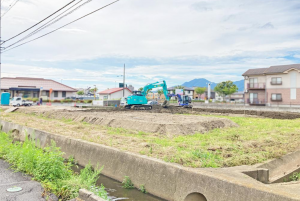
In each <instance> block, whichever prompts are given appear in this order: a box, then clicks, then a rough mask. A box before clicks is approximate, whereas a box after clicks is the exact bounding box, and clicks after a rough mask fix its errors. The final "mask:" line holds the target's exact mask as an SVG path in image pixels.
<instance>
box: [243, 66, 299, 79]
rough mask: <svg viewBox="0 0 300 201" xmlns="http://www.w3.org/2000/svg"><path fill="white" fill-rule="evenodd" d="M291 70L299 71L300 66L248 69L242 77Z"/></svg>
mask: <svg viewBox="0 0 300 201" xmlns="http://www.w3.org/2000/svg"><path fill="white" fill-rule="evenodd" d="M293 68H294V69H297V70H300V64H291V65H281V66H271V67H269V68H256V69H249V70H247V71H246V72H245V73H244V74H243V76H249V75H263V74H277V73H284V72H285V71H287V70H290V69H293Z"/></svg>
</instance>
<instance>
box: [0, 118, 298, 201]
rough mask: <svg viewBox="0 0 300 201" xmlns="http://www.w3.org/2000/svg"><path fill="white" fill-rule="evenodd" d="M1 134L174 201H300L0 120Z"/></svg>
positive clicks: (225, 175) (230, 176) (227, 174)
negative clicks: (50, 147)
mask: <svg viewBox="0 0 300 201" xmlns="http://www.w3.org/2000/svg"><path fill="white" fill-rule="evenodd" d="M0 124H1V125H2V130H3V131H4V132H10V133H12V135H13V136H14V139H15V140H20V141H23V140H24V139H25V135H27V134H28V135H29V136H30V137H31V138H34V139H35V140H36V141H38V143H37V145H39V146H41V147H45V146H47V145H49V144H50V143H51V141H55V142H56V145H57V146H58V147H60V148H61V150H62V151H63V152H65V157H66V158H68V157H70V156H74V157H75V159H76V160H77V161H78V163H79V165H81V166H85V165H86V164H88V163H89V162H90V163H91V164H92V165H93V167H96V166H97V164H99V165H100V166H104V169H103V171H102V174H104V175H106V176H108V177H111V178H113V179H116V180H118V181H122V180H123V178H124V176H129V177H130V178H131V180H132V181H133V183H134V184H135V186H136V187H139V186H140V185H145V187H146V190H147V191H148V192H149V193H151V194H153V195H156V196H158V197H161V198H163V199H166V200H171V201H206V200H207V201H229V200H230V201H292V200H300V196H299V195H298V194H296V193H293V192H286V191H284V189H282V188H280V187H276V186H270V185H266V184H263V183H261V182H259V181H256V180H254V179H252V178H251V177H248V176H246V175H245V174H243V173H241V172H235V171H233V170H231V169H229V170H226V171H225V169H224V170H223V169H212V168H207V169H204V168H201V169H200V168H199V169H193V168H185V167H182V166H180V165H176V164H171V163H166V162H163V161H161V160H158V159H153V158H150V157H147V156H141V155H137V154H133V153H129V152H124V151H120V150H118V149H115V148H111V147H107V146H104V145H99V144H95V143H90V142H86V141H83V140H79V139H72V138H68V137H65V136H61V135H57V134H51V133H47V132H43V131H40V130H36V129H33V128H29V127H26V126H21V125H17V124H15V123H11V122H5V121H1V120H0Z"/></svg>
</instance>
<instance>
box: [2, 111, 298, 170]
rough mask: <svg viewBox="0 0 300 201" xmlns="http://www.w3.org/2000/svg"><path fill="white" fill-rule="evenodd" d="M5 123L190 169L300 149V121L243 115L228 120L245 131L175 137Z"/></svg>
mask: <svg viewBox="0 0 300 201" xmlns="http://www.w3.org/2000/svg"><path fill="white" fill-rule="evenodd" d="M3 115H5V116H3V119H4V120H7V121H13V122H16V123H18V124H22V125H25V124H27V126H29V127H34V128H38V129H42V130H45V131H48V132H55V133H57V134H61V135H65V136H70V137H75V138H80V139H83V140H87V141H91V142H95V143H99V144H104V145H107V146H111V147H116V148H119V149H121V150H126V151H130V152H134V153H139V154H142V155H148V156H151V157H154V158H159V159H162V160H165V161H167V162H173V163H178V164H181V165H184V166H187V167H197V168H198V167H231V166H239V165H253V164H257V163H261V162H264V161H266V160H269V159H274V158H279V157H281V156H283V155H285V154H287V153H289V152H293V151H296V150H297V149H298V148H299V146H300V134H299V133H300V119H294V120H281V119H268V118H256V117H242V116H216V115H212V116H213V117H220V118H227V119H230V120H232V121H234V122H235V123H237V124H238V125H239V127H232V128H226V129H224V128H221V129H214V130H212V131H210V132H207V133H205V134H201V133H196V134H194V135H182V136H175V137H172V138H169V137H167V136H163V135H158V134H154V133H145V132H139V131H130V130H126V129H123V128H112V127H105V126H100V125H93V124H89V123H86V122H74V121H73V122H72V121H70V120H66V119H65V120H56V119H49V118H45V117H40V116H37V115H35V116H33V115H28V114H23V113H11V114H3Z"/></svg>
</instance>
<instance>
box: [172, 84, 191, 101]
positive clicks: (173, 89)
mask: <svg viewBox="0 0 300 201" xmlns="http://www.w3.org/2000/svg"><path fill="white" fill-rule="evenodd" d="M174 91H175V87H169V88H168V93H169V94H173V93H174ZM183 93H184V95H187V96H189V97H190V98H191V99H193V98H194V88H191V87H184V89H183Z"/></svg>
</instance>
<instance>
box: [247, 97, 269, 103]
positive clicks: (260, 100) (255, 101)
mask: <svg viewBox="0 0 300 201" xmlns="http://www.w3.org/2000/svg"><path fill="white" fill-rule="evenodd" d="M247 103H248V104H249V105H266V101H265V99H258V98H251V99H250V98H248V99H247Z"/></svg>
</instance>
